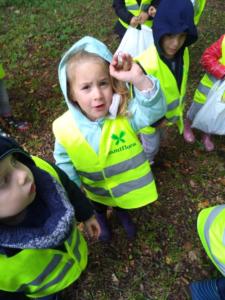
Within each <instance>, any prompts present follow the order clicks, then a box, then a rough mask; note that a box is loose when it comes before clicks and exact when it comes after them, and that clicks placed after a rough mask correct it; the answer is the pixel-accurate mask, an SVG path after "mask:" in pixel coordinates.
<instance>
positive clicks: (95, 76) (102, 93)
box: [70, 60, 113, 121]
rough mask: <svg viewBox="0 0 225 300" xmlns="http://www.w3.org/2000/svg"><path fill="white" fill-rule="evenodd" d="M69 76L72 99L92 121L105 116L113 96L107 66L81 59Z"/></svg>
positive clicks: (95, 61)
mask: <svg viewBox="0 0 225 300" xmlns="http://www.w3.org/2000/svg"><path fill="white" fill-rule="evenodd" d="M70 78H71V79H70V90H71V96H72V101H74V102H76V103H77V104H78V105H79V106H80V108H81V110H82V111H83V112H84V113H85V114H86V116H87V117H88V118H89V119H90V120H92V121H95V120H97V119H99V118H102V117H105V116H106V115H107V114H108V111H109V107H110V105H111V102H112V96H113V89H112V85H111V80H110V75H109V70H108V67H107V66H106V65H105V64H104V63H101V62H99V61H97V60H87V61H81V62H79V64H78V65H77V66H76V67H75V68H74V69H73V74H72V76H70Z"/></svg>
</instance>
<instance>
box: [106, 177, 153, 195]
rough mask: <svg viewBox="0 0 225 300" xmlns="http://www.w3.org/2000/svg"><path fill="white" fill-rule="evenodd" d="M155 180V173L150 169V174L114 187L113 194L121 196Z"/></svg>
mask: <svg viewBox="0 0 225 300" xmlns="http://www.w3.org/2000/svg"><path fill="white" fill-rule="evenodd" d="M153 180H154V178H153V174H152V172H151V171H150V172H149V173H148V174H146V175H145V176H143V177H141V178H139V179H135V180H131V181H128V182H125V183H121V184H120V185H118V186H117V187H115V188H113V189H112V193H113V196H115V197H121V196H123V195H125V194H127V193H129V192H131V191H133V190H137V189H139V188H142V187H143V186H145V185H147V184H149V183H151V182H152V181H153Z"/></svg>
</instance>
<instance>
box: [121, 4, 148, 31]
mask: <svg viewBox="0 0 225 300" xmlns="http://www.w3.org/2000/svg"><path fill="white" fill-rule="evenodd" d="M151 2H152V0H142V1H141V4H140V5H139V4H138V3H137V1H135V0H125V5H126V8H127V10H128V11H129V12H130V13H131V14H132V15H134V16H138V15H139V14H140V12H141V11H145V9H147V8H148V7H149V5H150V4H151ZM119 21H120V23H121V24H122V25H123V26H124V27H125V28H128V26H129V24H127V23H126V22H124V21H123V20H121V19H120V18H119ZM144 25H146V26H149V27H151V26H152V20H147V21H145V22H144Z"/></svg>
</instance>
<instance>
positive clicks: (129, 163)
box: [77, 151, 146, 181]
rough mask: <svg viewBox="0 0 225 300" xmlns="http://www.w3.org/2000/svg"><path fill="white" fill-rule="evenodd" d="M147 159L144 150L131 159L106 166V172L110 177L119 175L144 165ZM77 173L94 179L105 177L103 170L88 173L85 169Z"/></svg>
mask: <svg viewBox="0 0 225 300" xmlns="http://www.w3.org/2000/svg"><path fill="white" fill-rule="evenodd" d="M145 161H146V157H145V155H144V152H143V151H142V152H141V153H139V154H137V155H136V156H134V157H132V158H130V159H127V160H125V161H123V162H121V163H118V164H115V165H113V166H110V167H107V168H105V169H104V173H105V176H106V177H108V178H109V177H112V176H114V175H118V174H120V173H122V172H126V171H128V170H131V169H134V168H137V167H138V166H140V165H142V164H143V163H144V162H145ZM77 173H78V174H79V175H81V176H84V177H86V178H88V179H91V180H93V181H101V180H104V179H105V178H104V176H103V173H102V172H93V173H87V172H83V171H77Z"/></svg>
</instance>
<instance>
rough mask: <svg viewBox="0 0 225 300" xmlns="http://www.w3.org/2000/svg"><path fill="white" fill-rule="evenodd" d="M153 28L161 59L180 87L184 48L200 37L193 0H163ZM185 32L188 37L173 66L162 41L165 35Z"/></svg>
mask: <svg viewBox="0 0 225 300" xmlns="http://www.w3.org/2000/svg"><path fill="white" fill-rule="evenodd" d="M152 30H153V38H154V43H155V46H156V48H157V51H158V53H159V55H160V57H161V59H162V60H163V61H164V62H165V63H166V64H167V65H168V67H169V68H170V69H171V71H172V72H173V74H174V76H175V78H176V80H177V84H178V87H179V88H180V85H181V81H182V69H183V53H184V49H185V47H188V46H190V45H191V44H193V43H194V42H195V41H196V40H197V38H198V35H197V28H196V26H195V24H194V8H193V5H192V3H191V1H190V0H161V1H160V4H159V6H158V9H157V13H156V16H155V18H154V22H153V27H152ZM183 32H185V33H187V37H186V40H185V42H184V45H183V47H182V48H181V49H180V50H179V51H178V53H177V54H176V55H175V57H174V61H173V64H174V65H175V68H172V61H170V60H168V59H166V58H165V56H164V54H163V50H162V48H161V41H162V38H163V37H164V36H165V35H175V34H179V33H183Z"/></svg>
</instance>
